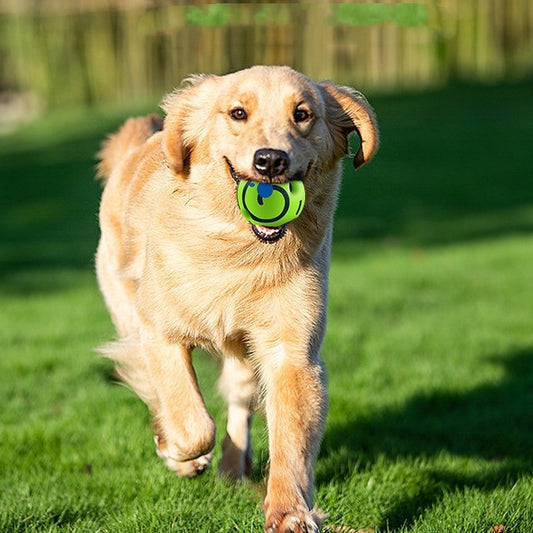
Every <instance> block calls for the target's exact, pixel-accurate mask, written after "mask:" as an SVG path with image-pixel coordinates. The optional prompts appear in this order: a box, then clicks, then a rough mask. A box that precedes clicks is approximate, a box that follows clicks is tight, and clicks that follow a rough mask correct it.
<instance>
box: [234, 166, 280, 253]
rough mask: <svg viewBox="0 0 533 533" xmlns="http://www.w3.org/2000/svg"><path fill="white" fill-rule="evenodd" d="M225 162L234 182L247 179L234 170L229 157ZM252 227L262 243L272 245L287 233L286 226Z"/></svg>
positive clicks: (252, 225) (251, 225)
mask: <svg viewBox="0 0 533 533" xmlns="http://www.w3.org/2000/svg"><path fill="white" fill-rule="evenodd" d="M224 160H225V161H226V164H227V166H228V169H229V172H230V175H231V177H232V178H233V181H235V183H236V184H237V185H238V183H239V181H240V180H241V179H247V178H246V177H245V176H241V175H239V174H238V173H237V172H236V171H235V169H234V168H233V165H232V164H231V162H230V160H229V159H228V158H227V157H224ZM250 227H251V229H252V233H253V234H254V235H255V236H256V237H257V238H258V239H259V240H260V241H261V242H265V243H271V244H272V243H275V242H277V241H279V240H280V239H282V238H283V237H284V236H285V233H286V232H287V225H286V224H283V225H282V226H276V227H267V226H261V225H255V224H250Z"/></svg>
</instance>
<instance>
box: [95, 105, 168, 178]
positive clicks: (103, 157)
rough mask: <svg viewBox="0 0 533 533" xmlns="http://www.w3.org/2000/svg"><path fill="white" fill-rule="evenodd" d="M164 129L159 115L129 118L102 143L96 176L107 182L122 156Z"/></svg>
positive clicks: (98, 155)
mask: <svg viewBox="0 0 533 533" xmlns="http://www.w3.org/2000/svg"><path fill="white" fill-rule="evenodd" d="M162 129H163V119H162V118H161V117H159V116H157V115H149V116H147V117H136V118H130V119H129V120H127V121H126V122H125V123H124V125H123V126H122V127H121V128H120V129H119V130H118V131H117V132H116V133H113V134H111V135H110V136H109V137H108V138H107V139H106V140H105V141H104V143H103V144H102V148H101V150H100V151H99V152H98V154H97V158H98V159H99V160H100V161H99V163H98V165H97V167H96V168H97V173H96V176H97V177H98V178H100V179H102V180H103V182H104V183H105V182H106V181H107V179H108V178H109V176H110V175H111V172H112V171H113V169H114V168H115V167H116V165H117V164H118V163H119V161H121V159H122V158H124V156H125V155H126V154H127V153H128V152H129V151H130V150H133V149H134V148H138V147H139V146H141V145H142V144H143V143H144V142H145V141H146V140H147V139H148V138H149V137H151V136H152V135H153V134H154V133H155V132H156V131H160V130H162Z"/></svg>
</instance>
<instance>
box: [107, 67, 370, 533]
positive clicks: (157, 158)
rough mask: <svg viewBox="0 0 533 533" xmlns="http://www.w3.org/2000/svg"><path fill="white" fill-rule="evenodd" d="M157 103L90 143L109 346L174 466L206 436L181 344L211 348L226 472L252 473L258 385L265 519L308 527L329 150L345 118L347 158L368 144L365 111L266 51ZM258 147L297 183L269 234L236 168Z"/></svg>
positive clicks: (331, 186)
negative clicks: (255, 60)
mask: <svg viewBox="0 0 533 533" xmlns="http://www.w3.org/2000/svg"><path fill="white" fill-rule="evenodd" d="M162 107H163V109H164V111H165V113H166V117H165V119H164V122H163V121H162V120H161V119H159V118H158V117H155V116H154V117H145V118H134V119H130V120H128V121H127V122H126V123H125V125H124V126H123V127H122V128H121V129H120V130H119V131H118V132H117V133H115V134H114V135H112V136H111V137H110V138H109V139H108V140H107V142H106V143H105V144H104V147H103V149H102V151H101V153H100V158H101V162H100V165H99V175H100V177H102V178H103V180H104V181H105V189H104V192H103V195H102V202H101V209H100V225H101V230H102V237H101V240H100V244H99V247H98V252H97V273H98V279H99V283H100V287H101V290H102V293H103V295H104V297H105V301H106V304H107V306H108V308H109V310H110V313H111V316H112V318H113V321H114V323H115V325H116V328H117V332H118V337H119V338H118V341H117V342H115V343H110V344H109V345H107V346H106V347H105V348H104V353H105V354H106V355H107V356H109V357H111V358H113V359H114V360H116V361H117V365H118V372H119V374H120V375H121V377H122V378H123V379H124V380H125V381H126V382H127V383H129V385H130V386H131V387H132V388H133V389H134V390H135V391H136V392H137V394H138V395H139V396H140V397H141V398H142V399H143V400H144V401H145V402H146V403H147V405H148V407H149V408H150V410H151V411H152V413H153V415H154V423H153V426H154V433H155V441H156V445H157V453H158V455H159V456H160V457H162V458H163V459H164V461H165V462H166V464H167V465H168V467H169V468H171V469H173V470H175V471H176V472H177V473H178V474H180V475H183V476H194V475H198V474H199V473H201V472H203V471H204V470H205V468H207V467H208V466H209V463H210V461H211V458H212V450H213V447H214V445H215V424H214V422H213V419H212V418H211V416H210V415H209V413H208V412H207V410H206V407H205V404H204V401H203V399H202V395H201V393H200V390H199V387H198V383H197V380H196V376H195V372H194V368H193V365H192V359H191V351H192V349H193V348H194V347H197V346H199V347H202V348H204V349H207V350H209V351H210V352H212V353H216V354H219V355H220V356H221V357H222V361H223V368H222V375H221V378H220V381H219V384H220V390H221V391H222V393H223V395H224V397H225V398H226V400H227V402H228V422H227V433H226V437H225V439H224V443H223V456H222V460H221V463H220V467H219V470H220V473H221V475H223V476H227V477H229V478H231V479H238V478H240V477H242V476H246V475H249V474H250V470H251V443H250V437H249V427H250V423H251V418H252V414H253V409H254V404H255V402H256V401H257V397H258V396H260V397H261V400H264V405H265V411H266V417H267V423H268V437H269V448H270V472H269V478H268V486H267V496H266V500H265V505H264V509H265V515H266V524H265V530H266V531H270V532H285V531H293V532H314V531H318V530H319V529H320V525H321V520H322V518H321V515H320V513H317V512H314V511H312V510H311V509H312V493H313V468H314V462H315V459H316V455H317V452H318V447H319V443H320V440H321V436H322V431H323V426H324V422H325V418H326V411H327V392H326V386H325V373H324V369H323V365H322V362H321V360H320V356H319V351H320V346H321V343H322V340H323V336H324V332H325V322H326V305H327V278H328V268H329V256H330V241H331V229H332V222H333V214H334V211H335V205H336V200H337V194H338V189H339V182H340V175H341V165H340V160H341V158H342V156H343V155H345V153H346V152H347V147H348V144H347V136H348V134H349V133H350V132H352V131H356V132H357V133H358V135H359V136H360V138H361V148H360V149H359V151H358V153H357V154H356V156H355V158H354V165H355V166H356V167H358V166H361V165H362V164H364V163H366V162H367V161H368V160H369V159H370V158H371V157H372V156H373V154H374V152H375V151H376V149H377V146H378V133H377V125H376V121H375V117H374V114H373V111H372V109H371V107H370V106H369V104H368V103H367V101H366V100H365V98H364V97H363V96H362V95H361V94H360V93H358V92H356V91H354V90H352V89H349V88H346V87H338V86H336V85H334V84H332V83H329V82H326V83H321V84H318V83H315V82H313V81H311V80H309V79H308V78H306V77H305V76H303V75H302V74H299V73H298V72H295V71H294V70H292V69H290V68H288V67H262V66H259V67H253V68H250V69H247V70H244V71H240V72H236V73H233V74H229V75H227V76H194V77H191V78H189V79H188V80H186V82H185V83H184V85H183V86H182V88H181V89H179V90H177V91H175V92H173V93H171V94H169V95H168V96H167V97H166V98H165V99H164V101H163V104H162ZM235 109H240V110H244V111H245V113H246V117H245V118H244V119H236V118H235V116H234V114H232V112H233V111H234V110H235ZM296 109H298V110H300V111H301V112H303V113H300V115H299V118H300V119H301V118H302V117H304V118H305V120H296V118H295V117H296V115H295V110H296ZM262 148H271V149H276V150H283V151H284V152H286V154H287V155H288V158H289V161H290V163H289V166H288V168H287V169H286V171H285V172H284V173H283V174H281V175H276V176H274V177H272V176H270V178H269V179H271V180H274V181H287V180H290V179H294V178H301V179H303V181H304V183H305V188H306V196H307V199H306V205H305V208H304V210H303V212H302V214H301V216H300V217H299V218H298V219H296V220H294V221H293V222H291V223H290V224H289V225H288V227H287V231H286V234H285V235H284V236H282V237H281V238H279V240H277V242H274V243H267V242H263V241H262V240H261V239H260V238H258V236H257V235H256V234H254V233H253V232H252V231H251V230H250V224H249V223H248V222H247V221H246V220H245V219H244V218H243V217H242V215H241V213H240V212H239V209H238V205H237V201H236V183H235V180H234V177H235V176H233V177H232V173H234V174H235V175H236V176H238V177H239V178H242V177H245V178H247V179H254V180H256V181H261V180H265V179H267V178H265V176H264V175H262V174H260V173H258V171H257V170H256V168H254V165H253V158H254V153H255V151H256V150H258V149H262ZM229 165H231V168H230V166H229ZM258 390H259V393H258Z"/></svg>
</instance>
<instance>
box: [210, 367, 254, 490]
mask: <svg viewBox="0 0 533 533" xmlns="http://www.w3.org/2000/svg"><path fill="white" fill-rule="evenodd" d="M218 385H219V389H220V391H221V393H222V395H223V396H224V398H225V399H226V401H227V402H228V423H227V430H226V437H225V438H224V442H223V443H222V460H221V462H220V467H219V474H220V476H222V477H227V478H229V479H232V480H237V479H240V478H241V477H243V476H246V477H250V476H251V474H252V443H251V440H250V426H251V423H252V416H253V407H254V400H255V396H256V389H257V383H256V379H255V375H254V370H253V368H252V366H251V365H250V363H249V361H248V360H247V359H241V358H236V357H226V358H225V359H224V365H223V367H222V374H221V376H220V379H219V382H218Z"/></svg>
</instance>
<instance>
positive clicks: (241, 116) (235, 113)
mask: <svg viewBox="0 0 533 533" xmlns="http://www.w3.org/2000/svg"><path fill="white" fill-rule="evenodd" d="M229 115H230V117H231V118H232V119H233V120H246V119H247V118H248V113H246V111H245V110H244V109H243V108H242V107H236V108H235V109H232V110H231V111H230V112H229Z"/></svg>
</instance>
